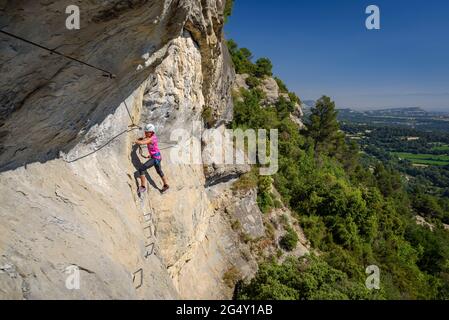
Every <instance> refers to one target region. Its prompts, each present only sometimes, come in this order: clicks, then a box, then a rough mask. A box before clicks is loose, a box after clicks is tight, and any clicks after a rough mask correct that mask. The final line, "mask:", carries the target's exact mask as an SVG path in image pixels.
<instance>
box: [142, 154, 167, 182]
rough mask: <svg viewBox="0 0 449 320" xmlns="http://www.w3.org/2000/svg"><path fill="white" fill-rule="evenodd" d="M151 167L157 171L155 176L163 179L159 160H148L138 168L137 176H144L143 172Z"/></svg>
mask: <svg viewBox="0 0 449 320" xmlns="http://www.w3.org/2000/svg"><path fill="white" fill-rule="evenodd" d="M151 167H154V168H155V169H156V171H157V174H158V175H159V176H160V177H161V178H162V177H164V172H162V168H161V160H156V159H150V160H148V161H147V162H145V163H144V164H143V165H142V166H141V167H140V168H139V174H140V175H141V176H143V175H145V171H147V170H148V169H150V168H151Z"/></svg>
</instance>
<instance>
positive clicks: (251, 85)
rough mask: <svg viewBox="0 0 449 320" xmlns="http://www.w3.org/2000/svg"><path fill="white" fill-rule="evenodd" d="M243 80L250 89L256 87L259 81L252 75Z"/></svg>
mask: <svg viewBox="0 0 449 320" xmlns="http://www.w3.org/2000/svg"><path fill="white" fill-rule="evenodd" d="M245 82H246V84H247V85H248V87H249V88H250V89H254V88H257V87H258V86H259V85H260V83H261V81H260V79H258V78H256V77H254V76H249V77H248V78H246V80H245Z"/></svg>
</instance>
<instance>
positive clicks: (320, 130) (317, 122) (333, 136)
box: [306, 96, 342, 155]
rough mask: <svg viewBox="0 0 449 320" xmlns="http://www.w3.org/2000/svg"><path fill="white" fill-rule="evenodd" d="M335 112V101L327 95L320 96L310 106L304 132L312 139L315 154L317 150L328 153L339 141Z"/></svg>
mask: <svg viewBox="0 0 449 320" xmlns="http://www.w3.org/2000/svg"><path fill="white" fill-rule="evenodd" d="M337 114H338V112H337V110H336V109H335V103H334V102H333V101H332V100H331V99H330V98H329V97H327V96H323V97H321V98H320V99H319V100H318V101H317V102H316V105H315V107H314V108H312V114H311V116H310V120H309V121H308V122H307V123H306V128H307V133H306V134H307V135H308V136H309V137H310V138H312V139H313V145H314V146H313V149H314V151H315V155H317V154H318V152H323V153H326V152H327V153H329V151H330V149H332V147H333V146H335V144H336V143H338V142H339V140H340V141H341V139H342V137H341V135H340V134H339V129H340V127H339V124H338V120H337Z"/></svg>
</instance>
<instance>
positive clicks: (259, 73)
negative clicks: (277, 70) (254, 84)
mask: <svg viewBox="0 0 449 320" xmlns="http://www.w3.org/2000/svg"><path fill="white" fill-rule="evenodd" d="M272 70H273V64H272V63H271V60H270V59H268V58H260V59H259V60H257V61H256V67H255V70H254V76H255V77H257V78H263V77H265V76H268V77H271V76H272V75H273V71H272Z"/></svg>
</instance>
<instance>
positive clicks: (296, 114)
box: [233, 74, 304, 128]
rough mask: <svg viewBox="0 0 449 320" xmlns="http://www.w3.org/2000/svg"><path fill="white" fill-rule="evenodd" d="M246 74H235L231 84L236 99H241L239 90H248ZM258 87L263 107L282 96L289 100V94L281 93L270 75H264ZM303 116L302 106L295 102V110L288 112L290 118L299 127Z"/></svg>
mask: <svg viewBox="0 0 449 320" xmlns="http://www.w3.org/2000/svg"><path fill="white" fill-rule="evenodd" d="M248 77H249V75H248V74H237V75H236V80H235V82H234V86H233V92H234V96H235V98H236V99H237V101H239V100H240V101H241V100H242V97H241V96H240V94H239V92H240V90H242V89H243V90H249V89H250V87H249V86H248V84H247V83H246V80H247V79H248ZM257 88H258V89H260V90H262V92H263V93H264V96H265V97H264V99H263V100H262V102H261V103H262V106H263V107H272V106H274V105H275V104H276V103H277V102H278V101H279V99H280V98H281V97H282V98H284V99H285V100H287V101H290V96H289V94H288V93H283V92H281V90H280V89H279V85H278V83H277V82H276V80H275V79H274V78H272V77H265V78H264V79H262V80H261V83H260V85H258V87H257ZM303 116H304V113H303V108H302V106H301V105H300V104H299V103H295V110H294V111H293V112H292V113H291V114H290V119H291V120H292V121H293V122H294V123H296V124H297V125H298V126H299V127H300V128H302V127H303V126H304V124H303V121H302V118H303Z"/></svg>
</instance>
